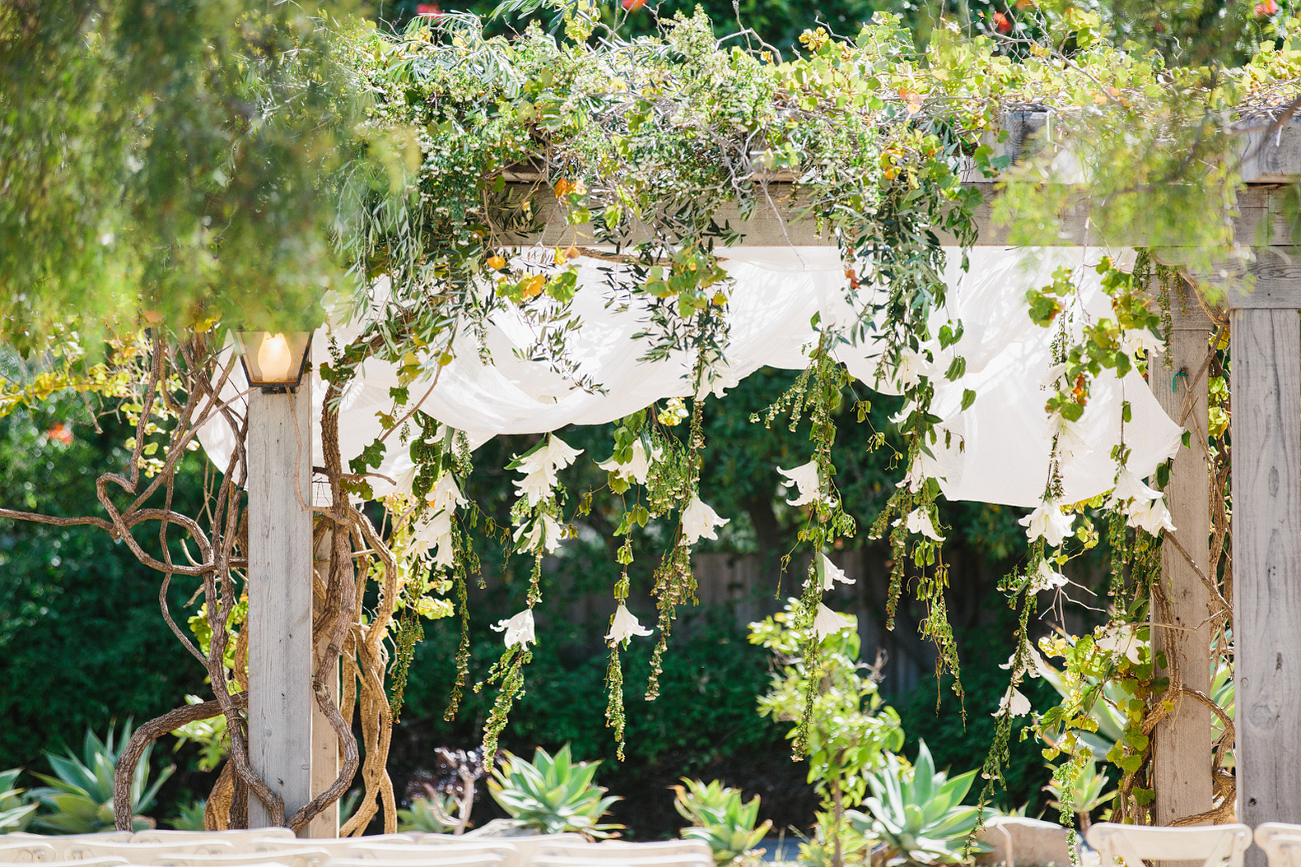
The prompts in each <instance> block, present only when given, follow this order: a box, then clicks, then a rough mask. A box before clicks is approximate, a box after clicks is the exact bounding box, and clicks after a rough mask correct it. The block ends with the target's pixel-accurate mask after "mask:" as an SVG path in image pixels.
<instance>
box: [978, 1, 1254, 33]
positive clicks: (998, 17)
mask: <svg viewBox="0 0 1301 867" xmlns="http://www.w3.org/2000/svg"><path fill="white" fill-rule="evenodd" d="M1269 2H1271V3H1272V2H1274V0H1269ZM994 29H995V30H997V31H998V32H999V33H1011V32H1012V19H1011V18H1010V17H1008V16H1007V15H1006V14H1004V13H1002V12H995V13H994Z"/></svg>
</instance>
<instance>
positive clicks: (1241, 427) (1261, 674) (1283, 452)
mask: <svg viewBox="0 0 1301 867" xmlns="http://www.w3.org/2000/svg"><path fill="white" fill-rule="evenodd" d="M1230 328H1231V334H1232V337H1231V340H1232V344H1231V346H1230V352H1231V354H1232V358H1233V366H1232V372H1231V377H1232V395H1233V420H1232V430H1231V433H1232V437H1233V477H1232V490H1233V561H1234V562H1233V572H1234V599H1233V604H1234V624H1233V626H1234V642H1235V644H1236V656H1235V665H1234V680H1235V685H1236V689H1237V696H1236V698H1237V713H1236V716H1235V726H1236V729H1237V778H1238V821H1240V822H1243V823H1246V824H1248V825H1251V826H1253V827H1254V826H1256V825H1259V824H1260V823H1261V822H1293V823H1297V822H1301V773H1298V769H1299V768H1301V321H1299V320H1298V315H1297V311H1296V310H1260V309H1240V310H1235V311H1234V312H1233V314H1232V321H1231V325H1230ZM1247 863H1248V864H1249V865H1252V867H1263V865H1264V864H1265V856H1264V853H1263V852H1261V851H1259V850H1257V849H1253V850H1251V852H1249V853H1248V861H1247Z"/></svg>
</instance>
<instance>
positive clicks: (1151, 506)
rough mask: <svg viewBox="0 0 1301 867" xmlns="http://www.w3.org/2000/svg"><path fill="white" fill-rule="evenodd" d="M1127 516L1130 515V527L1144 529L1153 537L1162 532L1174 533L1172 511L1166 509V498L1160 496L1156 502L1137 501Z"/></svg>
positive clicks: (1127, 511)
mask: <svg viewBox="0 0 1301 867" xmlns="http://www.w3.org/2000/svg"><path fill="white" fill-rule="evenodd" d="M1126 514H1128V515H1129V526H1131V527H1142V528H1143V529H1144V530H1146V531H1147V532H1148V533H1150V534H1152V535H1153V536H1155V535H1156V534H1158V533H1160V532H1161V531H1162V530H1168V531H1170V532H1172V533H1173V532H1174V529H1175V525H1174V522H1173V521H1172V520H1170V510H1169V509H1167V508H1166V505H1165V497H1164V496H1158V497H1157V498H1156V499H1155V500H1135V501H1134V502H1133V504H1132V505H1131V506H1130V507H1129V509H1127V510H1126Z"/></svg>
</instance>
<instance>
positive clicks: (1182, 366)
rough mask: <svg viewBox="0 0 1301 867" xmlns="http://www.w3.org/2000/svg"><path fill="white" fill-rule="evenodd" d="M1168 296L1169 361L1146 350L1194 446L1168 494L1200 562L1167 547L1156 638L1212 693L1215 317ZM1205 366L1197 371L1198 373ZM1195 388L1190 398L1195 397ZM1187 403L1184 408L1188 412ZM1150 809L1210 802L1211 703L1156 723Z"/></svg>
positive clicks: (1198, 808)
mask: <svg viewBox="0 0 1301 867" xmlns="http://www.w3.org/2000/svg"><path fill="white" fill-rule="evenodd" d="M1179 296H1181V297H1175V298H1172V299H1171V304H1170V306H1171V310H1170V317H1171V320H1172V323H1173V326H1174V327H1173V333H1172V334H1171V335H1170V355H1171V365H1170V369H1168V370H1167V369H1166V367H1165V364H1164V363H1163V362H1162V360H1161V359H1159V358H1149V360H1148V368H1147V370H1148V382H1149V384H1150V385H1151V387H1152V393H1153V394H1154V395H1155V396H1156V399H1157V402H1158V403H1160V404H1161V408H1162V409H1164V410H1165V411H1166V414H1167V415H1169V416H1170V417H1171V418H1172V419H1174V420H1175V421H1176V422H1179V423H1180V425H1181V426H1182V427H1183V428H1184V430H1186V431H1188V433H1189V447H1187V448H1182V447H1181V448H1180V449H1179V451H1178V452H1177V453H1176V454H1175V459H1174V466H1173V467H1172V469H1171V472H1170V482H1169V484H1167V485H1166V489H1165V490H1166V501H1167V503H1168V504H1169V506H1170V517H1171V520H1172V521H1173V523H1174V525H1175V531H1174V532H1173V533H1167V535H1168V536H1173V537H1174V538H1175V540H1176V541H1178V543H1179V544H1180V545H1181V546H1182V547H1183V549H1184V551H1186V552H1188V554H1189V555H1190V556H1191V558H1192V560H1193V562H1194V563H1195V564H1196V568H1194V567H1193V566H1192V565H1190V564H1189V563H1188V561H1187V560H1185V559H1184V557H1183V555H1182V554H1180V553H1179V551H1178V549H1176V548H1175V546H1174V545H1169V544H1168V545H1165V546H1163V548H1162V550H1161V587H1160V590H1159V593H1160V595H1161V596H1162V597H1163V599H1161V600H1154V601H1153V606H1152V621H1153V624H1152V646H1153V650H1154V651H1164V653H1165V656H1166V659H1167V660H1168V663H1169V667H1168V668H1167V670H1166V673H1167V674H1169V673H1171V672H1174V673H1177V677H1178V680H1179V682H1180V683H1181V684H1182V685H1183V686H1185V687H1187V688H1189V689H1195V690H1198V691H1200V692H1202V693H1203V694H1206V695H1209V694H1210V689H1211V674H1212V672H1211V665H1210V657H1209V652H1210V646H1211V630H1210V624H1209V623H1208V616H1209V603H1210V594H1209V591H1208V590H1207V588H1206V585H1205V584H1203V583H1202V579H1201V578H1200V577H1199V576H1198V574H1197V572H1198V570H1201V574H1202V575H1206V574H1208V563H1209V560H1210V545H1209V534H1210V522H1211V516H1210V500H1209V493H1210V467H1209V465H1208V463H1207V460H1206V436H1207V394H1208V388H1207V376H1208V373H1206V372H1203V362H1205V360H1206V351H1207V338H1208V337H1209V333H1210V328H1211V321H1210V318H1209V317H1207V316H1206V314H1205V313H1203V312H1202V309H1201V306H1200V304H1199V303H1198V301H1197V298H1196V297H1194V296H1193V293H1192V292H1191V291H1189V290H1185V291H1184V292H1181V293H1179ZM1199 374H1200V375H1199ZM1190 393H1191V400H1190V399H1189V398H1190ZM1185 407H1187V409H1188V412H1187V415H1184V411H1185ZM1155 739H1156V741H1155V747H1154V757H1155V758H1154V762H1153V777H1154V779H1153V783H1154V786H1153V788H1154V789H1155V791H1156V802H1155V805H1154V809H1153V819H1154V821H1155V824H1157V825H1171V824H1173V823H1174V821H1175V820H1176V819H1180V818H1183V817H1185V816H1193V815H1196V814H1198V813H1204V812H1206V811H1208V810H1210V809H1211V807H1212V796H1213V786H1212V782H1213V781H1212V777H1211V764H1212V759H1213V756H1212V754H1211V749H1212V748H1211V742H1212V738H1211V712H1210V709H1209V708H1207V707H1206V706H1205V705H1203V704H1201V703H1200V702H1198V701H1196V700H1194V699H1191V698H1187V697H1182V698H1176V699H1175V708H1174V711H1173V712H1172V713H1171V714H1170V715H1169V716H1167V717H1166V718H1165V719H1163V720H1162V721H1161V722H1160V723H1159V724H1158V725H1157V728H1156V732H1155Z"/></svg>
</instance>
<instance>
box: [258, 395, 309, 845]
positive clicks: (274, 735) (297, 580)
mask: <svg viewBox="0 0 1301 867" xmlns="http://www.w3.org/2000/svg"><path fill="white" fill-rule="evenodd" d="M310 389H311V386H310V379H305V380H304V383H303V385H302V386H301V387H300V388H299V389H298V392H297V394H262V393H261V392H260V391H254V392H253V394H252V395H250V397H249V431H248V463H249V467H248V470H249V472H248V476H249V477H248V499H249V506H248V511H249V515H248V517H249V521H248V525H249V534H248V535H249V557H248V559H249V566H248V578H249V580H248V595H249V615H248V629H249V656H248V669H249V701H248V728H249V759H250V761H251V763H252V766H253V770H254V771H256V772H257V773H258V774H260V775H261V776H262V778H263V779H264V780H266V782H267V784H268V785H269V786H271V788H272V789H275V790H276V791H278V792H279V793H280V795H281V797H283V798H284V801H285V813H286V815H289V814H292V813H293V812H294V811H295V810H297V809H298V808H300V807H302V806H303V805H304V804H306V803H307V802H308V801H309V800H311V797H312V759H311V754H312V716H313V713H314V704H315V702H314V701H313V698H312V513H311V511H310V510H309V509H307V508H305V507H304V505H305V504H304V499H303V498H305V497H310V496H311V456H312V440H311V437H312V424H311V404H312V400H311V393H310ZM249 802H250V803H249V824H250V825H251V826H252V827H263V826H266V825H267V824H268V822H269V816H268V815H267V811H266V809H265V808H264V807H263V805H262V803H261V802H260V801H258V799H257V798H256V797H250V798H249Z"/></svg>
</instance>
